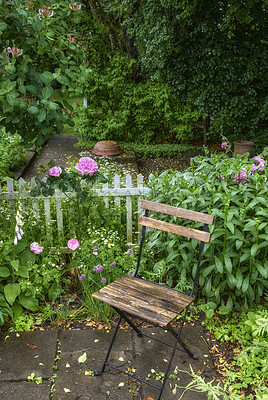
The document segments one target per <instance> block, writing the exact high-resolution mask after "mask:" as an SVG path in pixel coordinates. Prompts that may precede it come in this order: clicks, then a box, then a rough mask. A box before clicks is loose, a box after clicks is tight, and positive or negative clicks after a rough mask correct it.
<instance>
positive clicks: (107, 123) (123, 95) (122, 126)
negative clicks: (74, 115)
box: [76, 52, 200, 143]
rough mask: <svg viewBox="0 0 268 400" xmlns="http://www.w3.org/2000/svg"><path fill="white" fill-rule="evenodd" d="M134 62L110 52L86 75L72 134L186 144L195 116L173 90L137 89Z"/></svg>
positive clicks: (145, 86) (164, 86) (143, 85)
mask: <svg viewBox="0 0 268 400" xmlns="http://www.w3.org/2000/svg"><path fill="white" fill-rule="evenodd" d="M135 63H136V62H135V61H134V60H131V59H130V58H129V57H128V56H127V55H123V54H120V53H119V52H114V53H112V54H111V55H110V60H109V63H107V65H106V66H105V67H101V68H98V67H96V66H93V67H92V69H91V70H89V71H87V72H86V74H87V75H86V77H84V78H83V80H84V81H85V83H84V85H85V91H86V92H87V96H88V107H87V108H82V109H81V110H79V111H78V114H79V121H78V122H77V124H76V130H77V133H78V134H79V135H81V136H83V137H84V136H86V138H87V139H88V140H101V139H106V140H125V139H127V140H129V141H132V142H136V143H158V142H162V141H166V142H174V141H178V140H180V141H183V142H185V141H186V140H188V139H189V136H191V135H192V134H193V132H194V131H195V130H196V129H199V128H198V124H197V121H198V120H199V117H200V114H198V113H194V112H192V110H191V109H190V108H186V107H183V106H182V104H181V103H180V101H179V98H178V96H177V94H176V92H175V90H174V89H173V88H172V86H170V85H167V84H163V83H157V82H139V83H136V82H135V81H134V80H133V78H132V67H133V65H134V64H135Z"/></svg>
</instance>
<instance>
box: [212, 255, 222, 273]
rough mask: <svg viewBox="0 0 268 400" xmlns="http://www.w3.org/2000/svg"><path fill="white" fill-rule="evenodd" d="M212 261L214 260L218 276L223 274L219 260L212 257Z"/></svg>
mask: <svg viewBox="0 0 268 400" xmlns="http://www.w3.org/2000/svg"><path fill="white" fill-rule="evenodd" d="M214 260H215V265H216V268H217V271H218V272H219V273H220V274H222V273H223V264H222V262H221V260H220V259H219V258H218V257H217V256H214Z"/></svg>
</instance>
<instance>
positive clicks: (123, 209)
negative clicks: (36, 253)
mask: <svg viewBox="0 0 268 400" xmlns="http://www.w3.org/2000/svg"><path fill="white" fill-rule="evenodd" d="M18 183H19V190H15V189H14V181H13V180H12V179H10V178H8V179H7V185H6V189H5V191H4V190H1V187H0V204H1V203H2V202H1V200H8V201H9V202H11V203H12V202H14V201H15V200H18V199H20V200H21V202H22V207H23V204H24V202H25V201H26V200H27V201H28V202H29V199H30V200H31V204H32V210H33V214H34V216H35V217H36V218H40V212H41V211H40V210H41V209H42V210H44V211H42V212H43V213H44V216H43V217H44V222H45V226H46V233H47V236H48V237H51V236H52V228H53V223H56V229H57V232H58V234H59V235H61V234H62V233H63V230H64V222H65V221H64V218H63V212H62V199H63V198H65V199H66V196H65V194H64V193H62V192H61V191H59V190H57V191H56V192H55V194H54V195H53V196H51V197H44V196H39V197H31V196H30V190H31V188H33V187H35V185H36V183H35V178H33V179H32V180H31V182H30V184H29V183H26V182H25V181H24V180H23V179H22V178H20V179H19V181H18ZM149 192H150V189H149V188H148V187H146V186H145V185H144V178H143V176H142V175H138V176H137V181H136V182H135V184H134V183H133V181H132V177H131V175H126V177H125V181H123V180H122V179H120V177H119V176H118V175H115V176H114V179H113V182H112V184H111V185H110V186H109V184H108V183H105V184H99V185H98V187H96V186H95V187H93V188H92V195H93V196H101V197H103V198H104V202H105V206H106V207H109V202H110V201H111V200H112V198H114V201H115V204H116V205H117V206H118V207H119V208H120V213H121V215H122V213H125V214H126V230H127V231H126V237H127V243H128V244H129V245H131V244H133V223H134V221H135V220H136V221H137V215H134V213H133V201H134V200H135V201H137V204H138V213H137V214H139V213H140V212H141V207H140V206H141V199H142V198H143V197H144V196H145V195H146V194H148V193H149ZM51 199H55V200H53V201H51ZM122 199H125V201H122ZM41 202H43V204H44V207H40V204H41ZM0 207H1V205H0ZM53 207H55V209H54V210H53ZM53 211H54V212H55V213H56V220H55V221H54V219H52V213H53Z"/></svg>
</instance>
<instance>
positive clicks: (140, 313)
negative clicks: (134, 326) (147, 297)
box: [92, 292, 170, 326]
mask: <svg viewBox="0 0 268 400" xmlns="http://www.w3.org/2000/svg"><path fill="white" fill-rule="evenodd" d="M92 297H94V298H95V299H98V300H100V301H102V302H104V303H107V304H110V305H111V306H113V307H116V308H119V309H120V310H123V311H126V312H128V313H130V314H132V315H134V316H137V317H140V318H143V319H145V320H147V321H150V322H153V323H156V324H159V325H160V326H166V325H167V324H168V323H169V322H170V320H169V318H167V317H163V316H162V315H157V314H154V313H153V312H150V311H147V310H142V309H140V308H138V307H135V308H133V307H132V306H131V305H129V304H126V303H125V302H124V301H122V300H121V299H118V298H112V297H111V296H108V295H107V294H105V293H101V292H95V293H93V294H92Z"/></svg>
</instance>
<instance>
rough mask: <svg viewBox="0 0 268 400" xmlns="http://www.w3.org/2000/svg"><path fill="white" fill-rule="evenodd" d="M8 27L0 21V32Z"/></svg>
mask: <svg viewBox="0 0 268 400" xmlns="http://www.w3.org/2000/svg"><path fill="white" fill-rule="evenodd" d="M7 26H8V25H7V24H6V23H5V22H4V21H0V31H4V30H5V29H6V27H7Z"/></svg>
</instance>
